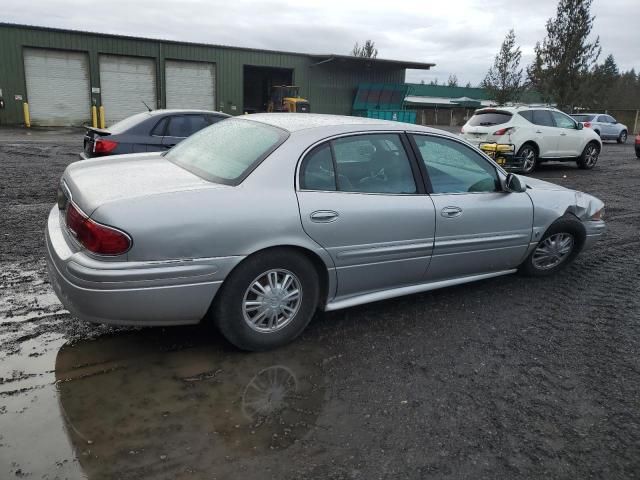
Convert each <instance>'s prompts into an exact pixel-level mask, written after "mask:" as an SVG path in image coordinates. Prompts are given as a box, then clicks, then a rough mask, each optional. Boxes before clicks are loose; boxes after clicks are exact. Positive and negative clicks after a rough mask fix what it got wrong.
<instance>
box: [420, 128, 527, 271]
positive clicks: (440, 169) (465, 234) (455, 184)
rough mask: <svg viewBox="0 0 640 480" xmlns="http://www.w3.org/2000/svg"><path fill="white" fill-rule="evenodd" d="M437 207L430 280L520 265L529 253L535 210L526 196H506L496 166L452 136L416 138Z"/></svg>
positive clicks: (514, 194) (520, 194) (423, 136)
mask: <svg viewBox="0 0 640 480" xmlns="http://www.w3.org/2000/svg"><path fill="white" fill-rule="evenodd" d="M412 139H413V141H414V142H415V144H414V145H415V148H416V150H417V152H419V154H420V161H421V162H422V167H423V168H424V172H425V176H426V177H427V178H428V182H429V185H428V186H427V187H428V189H429V190H430V192H431V199H432V201H433V203H434V207H435V213H436V215H435V221H436V232H435V244H434V249H433V256H432V259H431V264H430V266H429V270H428V272H427V274H426V278H427V279H428V280H429V281H435V280H445V279H449V278H455V277H461V276H467V275H475V274H483V273H492V272H497V271H503V270H509V269H512V268H515V267H516V266H518V265H519V264H520V263H521V262H522V260H524V257H525V255H526V252H527V248H528V246H529V242H530V240H531V233H532V226H533V205H532V202H531V199H530V198H529V196H528V195H527V194H526V193H506V192H504V191H502V188H501V184H500V180H499V176H498V172H497V169H496V167H495V166H494V165H493V164H492V163H491V162H489V161H488V160H487V159H486V158H485V157H484V156H482V155H481V154H479V153H478V152H476V151H475V150H473V149H472V148H469V147H468V146H467V145H465V144H463V143H462V142H459V141H457V140H454V139H452V138H449V137H441V136H437V135H422V134H413V135H412Z"/></svg>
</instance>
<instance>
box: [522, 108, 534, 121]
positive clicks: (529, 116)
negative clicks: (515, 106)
mask: <svg viewBox="0 0 640 480" xmlns="http://www.w3.org/2000/svg"><path fill="white" fill-rule="evenodd" d="M518 115H520V116H521V117H522V118H524V119H525V120H528V121H530V122H531V123H533V111H531V110H527V111H526V112H518Z"/></svg>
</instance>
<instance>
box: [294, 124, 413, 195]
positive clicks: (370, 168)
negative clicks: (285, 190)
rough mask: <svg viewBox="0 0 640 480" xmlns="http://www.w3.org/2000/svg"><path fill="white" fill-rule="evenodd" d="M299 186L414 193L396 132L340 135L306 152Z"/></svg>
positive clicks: (408, 163) (345, 190) (304, 187)
mask: <svg viewBox="0 0 640 480" xmlns="http://www.w3.org/2000/svg"><path fill="white" fill-rule="evenodd" d="M300 188H302V189H305V190H324V191H330V190H339V191H341V192H354V193H388V194H412V193H416V192H417V187H416V182H415V179H414V175H413V169H412V168H411V162H410V160H409V157H408V156H407V154H406V151H405V149H404V146H403V144H402V141H401V140H400V137H399V136H398V135H396V134H386V133H384V134H382V133H381V134H366V135H353V136H349V137H342V138H338V139H336V140H332V141H331V142H328V143H325V144H323V145H322V146H321V147H318V148H316V149H314V150H312V151H311V153H309V154H308V155H307V156H306V157H305V159H304V160H303V163H302V167H301V169H300Z"/></svg>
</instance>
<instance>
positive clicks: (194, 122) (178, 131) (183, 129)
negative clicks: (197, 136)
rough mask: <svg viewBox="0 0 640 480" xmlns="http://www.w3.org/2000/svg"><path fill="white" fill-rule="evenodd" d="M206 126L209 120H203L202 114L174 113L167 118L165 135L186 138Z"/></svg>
mask: <svg viewBox="0 0 640 480" xmlns="http://www.w3.org/2000/svg"><path fill="white" fill-rule="evenodd" d="M208 126H209V122H207V121H206V120H205V118H204V115H175V116H172V117H171V119H170V120H169V126H168V128H167V131H166V133H165V135H166V136H167V137H178V138H186V137H188V136H190V135H193V134H194V133H196V132H197V131H199V130H202V129H203V128H204V127H208Z"/></svg>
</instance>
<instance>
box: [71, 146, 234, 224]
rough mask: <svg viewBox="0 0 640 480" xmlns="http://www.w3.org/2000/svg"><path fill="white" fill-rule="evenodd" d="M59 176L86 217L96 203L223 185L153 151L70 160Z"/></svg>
mask: <svg viewBox="0 0 640 480" xmlns="http://www.w3.org/2000/svg"><path fill="white" fill-rule="evenodd" d="M62 178H63V181H64V183H65V184H66V186H67V188H68V189H69V192H70V193H71V196H72V199H73V202H74V203H75V204H76V205H77V206H78V207H80V209H81V210H82V211H83V212H84V213H85V214H86V215H89V216H91V214H92V213H93V212H94V211H95V209H96V208H98V207H99V206H100V205H104V204H105V203H109V202H114V201H118V200H123V199H134V198H136V197H145V196H148V195H158V194H163V193H170V192H178V191H185V190H195V189H203V188H220V187H224V186H223V185H219V184H214V183H211V182H208V181H206V180H203V179H202V178H200V177H198V176H196V175H194V174H193V173H190V172H188V171H186V170H184V169H183V168H180V167H178V166H177V165H175V164H173V163H171V162H170V161H168V160H166V159H165V158H164V157H162V156H161V155H160V154H158V153H156V152H151V153H141V154H134V155H119V156H113V157H108V158H105V157H102V158H100V159H96V160H87V161H83V162H76V163H72V164H71V165H69V167H67V169H66V170H65V172H64V175H63V177H62Z"/></svg>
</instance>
